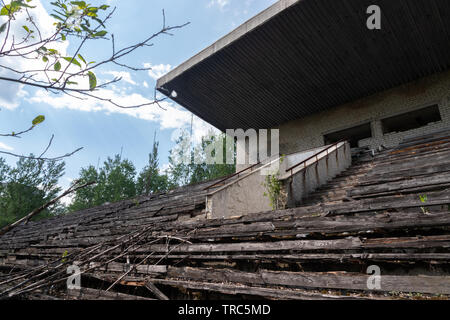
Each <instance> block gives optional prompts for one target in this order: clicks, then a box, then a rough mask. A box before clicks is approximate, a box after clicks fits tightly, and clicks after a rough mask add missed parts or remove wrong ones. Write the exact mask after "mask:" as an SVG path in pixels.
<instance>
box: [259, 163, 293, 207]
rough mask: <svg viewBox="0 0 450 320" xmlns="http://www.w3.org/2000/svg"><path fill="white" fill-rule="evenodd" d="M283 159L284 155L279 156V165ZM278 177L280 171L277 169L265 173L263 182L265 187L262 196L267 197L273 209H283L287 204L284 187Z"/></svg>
mask: <svg viewBox="0 0 450 320" xmlns="http://www.w3.org/2000/svg"><path fill="white" fill-rule="evenodd" d="M283 160H284V157H281V159H280V165H281V163H283ZM279 178H280V172H279V170H278V171H276V172H274V173H273V174H271V175H267V176H266V179H265V181H264V184H263V185H264V187H265V188H266V192H264V196H265V197H268V198H269V200H270V205H271V206H272V209H273V210H279V209H284V208H286V204H287V193H286V190H285V189H284V186H283V182H282V181H280V179H279Z"/></svg>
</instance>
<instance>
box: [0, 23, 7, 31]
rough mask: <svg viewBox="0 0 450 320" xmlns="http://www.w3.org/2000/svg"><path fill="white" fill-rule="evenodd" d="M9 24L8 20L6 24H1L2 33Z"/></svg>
mask: <svg viewBox="0 0 450 320" xmlns="http://www.w3.org/2000/svg"><path fill="white" fill-rule="evenodd" d="M7 25H8V22H5V23H4V24H2V25H1V26H0V33H2V32H3V31H5V29H6V26H7Z"/></svg>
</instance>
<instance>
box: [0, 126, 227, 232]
mask: <svg viewBox="0 0 450 320" xmlns="http://www.w3.org/2000/svg"><path fill="white" fill-rule="evenodd" d="M183 134H185V133H183ZM224 138H225V137H224V135H219V136H212V137H209V138H204V139H203V140H202V142H201V143H200V144H198V145H196V146H194V147H193V148H192V149H187V150H190V153H191V156H194V154H195V155H196V156H197V157H198V158H200V159H205V158H206V155H205V152H206V150H207V146H208V145H210V144H211V143H214V141H218V140H220V139H224ZM180 140H181V138H180V139H178V143H177V144H176V146H175V147H174V148H173V150H172V152H171V157H170V160H169V162H170V165H169V168H168V169H167V170H166V171H165V172H162V171H161V169H160V163H159V160H158V159H159V155H158V149H159V142H158V141H156V139H155V141H154V143H153V148H152V151H151V152H150V154H149V156H148V164H147V165H146V166H145V167H144V168H143V169H142V170H141V172H139V173H137V170H136V167H135V166H134V164H133V163H132V162H131V161H130V160H128V159H124V158H122V157H121V156H120V155H115V156H114V157H109V158H108V159H107V160H106V161H104V163H103V164H102V166H100V167H98V168H96V167H95V166H93V165H89V166H87V167H85V168H82V169H81V170H80V174H79V177H78V178H77V179H76V180H77V181H79V184H85V183H89V182H92V181H96V182H97V183H96V184H94V185H89V186H87V187H85V188H82V189H79V190H77V191H76V192H75V193H74V196H73V199H72V201H71V203H70V204H68V205H67V206H65V205H64V204H62V203H61V202H59V203H57V205H54V206H51V207H50V208H49V209H47V210H45V211H43V212H42V213H40V214H39V215H37V216H36V217H35V218H33V220H39V219H43V218H48V217H52V216H55V215H60V214H63V213H68V212H73V211H79V210H83V209H87V208H91V207H94V206H98V205H102V204H104V203H108V202H109V203H113V202H117V201H121V200H125V199H132V198H134V197H136V196H138V195H148V194H154V193H159V192H165V191H168V190H171V189H174V188H176V187H178V186H182V185H186V184H192V183H198V182H202V181H207V180H211V179H215V178H219V177H222V176H226V175H229V174H231V173H234V171H235V165H228V164H204V163H200V164H194V163H192V164H188V165H185V164H183V163H178V162H177V161H175V158H177V157H180V155H181V153H182V152H185V151H186V149H183V148H181V146H180ZM198 158H197V160H198ZM64 170H65V163H64V162H61V161H60V162H58V161H44V160H36V159H34V157H30V158H21V159H20V160H19V161H18V162H17V163H16V166H15V167H11V166H9V165H7V164H6V161H5V160H4V159H2V158H0V227H3V226H5V225H8V224H11V223H13V222H14V221H17V220H19V219H20V218H23V217H24V216H26V215H27V214H29V213H30V212H31V211H33V210H34V209H36V208H38V207H40V206H42V205H43V204H45V203H47V202H49V201H50V200H52V199H54V198H55V197H56V196H57V195H58V194H59V193H60V192H61V188H60V186H59V184H58V182H59V179H60V178H61V177H62V176H63V175H64Z"/></svg>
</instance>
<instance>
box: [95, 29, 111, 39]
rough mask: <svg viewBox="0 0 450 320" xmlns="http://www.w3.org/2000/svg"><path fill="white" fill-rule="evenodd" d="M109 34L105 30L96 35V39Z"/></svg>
mask: <svg viewBox="0 0 450 320" xmlns="http://www.w3.org/2000/svg"><path fill="white" fill-rule="evenodd" d="M107 33H108V32H107V31H105V30H103V31H99V32H97V33H95V34H94V37H104V36H105V35H106V34H107Z"/></svg>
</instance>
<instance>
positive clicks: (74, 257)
mask: <svg viewBox="0 0 450 320" xmlns="http://www.w3.org/2000/svg"><path fill="white" fill-rule="evenodd" d="M373 3H377V4H378V5H379V6H380V7H381V8H382V10H383V11H382V12H383V28H382V29H381V30H368V29H367V28H366V24H365V22H366V19H367V15H366V10H365V9H366V8H367V6H368V5H370V4H373ZM449 17H450V3H449V2H448V1H444V0H428V1H420V0H404V1H361V0H349V1H324V0H280V1H278V2H277V3H275V4H274V5H273V6H272V7H270V8H268V9H267V10H266V11H264V12H262V13H261V14H259V15H257V16H256V17H254V18H252V19H251V20H250V21H248V22H246V23H245V24H243V25H242V26H240V27H239V28H238V29H236V30H235V31H233V32H232V33H230V34H229V35H227V36H225V37H224V38H222V39H220V40H219V41H218V42H217V43H215V44H214V45H212V46H211V47H209V48H207V49H205V50H204V51H202V52H201V53H199V54H198V55H196V56H195V57H193V58H192V59H190V60H188V61H187V62H186V63H184V64H182V65H180V66H179V67H178V68H176V69H174V70H172V71H171V72H170V73H169V74H167V75H166V76H164V77H163V78H161V79H160V80H159V81H158V86H159V90H160V91H161V92H163V93H166V94H168V95H169V96H170V93H171V92H173V91H176V92H177V95H176V97H174V96H173V97H174V99H175V100H176V101H177V102H178V103H180V104H181V105H183V106H184V107H186V108H187V109H189V110H191V111H192V112H194V113H195V114H197V115H198V116H199V117H201V118H203V119H204V120H206V121H208V122H209V123H211V124H213V125H214V126H216V127H217V128H219V129H221V130H226V129H227V128H243V129H249V128H255V129H262V128H268V129H279V130H280V142H281V144H280V152H281V153H282V154H286V155H287V157H289V156H291V159H293V160H292V161H291V160H289V161H291V163H289V161H288V163H289V164H286V165H285V166H286V167H282V171H283V175H282V181H283V186H284V187H285V188H286V190H287V193H288V199H287V203H286V206H287V208H286V209H281V210H263V209H264V204H263V205H262V207H258V206H257V205H256V203H259V201H258V199H259V198H257V197H261V192H260V191H259V189H258V188H257V187H258V186H259V185H260V184H259V182H260V181H259V180H258V179H257V178H255V177H256V176H257V175H256V174H255V173H257V172H258V170H260V169H261V167H263V166H264V164H257V165H252V166H244V167H242V168H239V169H238V172H237V173H236V174H235V175H232V176H230V177H225V178H224V179H219V180H217V181H209V182H205V183H202V184H198V185H191V186H185V187H182V188H179V189H176V190H173V191H171V192H168V193H162V194H154V195H149V196H142V197H138V198H136V199H130V200H128V201H122V202H119V203H114V204H105V205H103V206H101V207H96V208H91V209H88V210H84V211H81V212H76V213H73V214H70V215H66V216H62V217H55V218H52V219H48V220H45V221H39V222H29V223H27V224H24V225H20V226H17V227H16V228H14V229H12V230H11V231H9V232H8V233H6V234H4V235H2V236H0V299H8V298H19V299H162V300H167V299H217V298H230V297H231V298H242V299H252V298H266V299H306V300H309V299H330V300H339V299H411V298H414V299H448V298H450V233H449V228H450V209H449V208H450V71H449V70H448V69H449V67H450V55H448V52H450V41H448V40H449V39H450V19H449ZM249 93H251V94H249ZM299 154H301V155H303V156H299ZM306 155H307V156H306ZM294 160H296V161H294ZM314 177H315V178H314ZM252 181H253V183H254V189H252V188H249V187H251V186H252V185H251V182H252ZM235 189H236V190H235ZM242 190H246V192H247V193H245V198H247V199H249V200H248V203H250V201H253V202H251V203H255V205H248V203H243V202H242V201H240V200H239V199H238V200H239V201H223V199H225V198H226V197H225V196H227V197H228V198H227V199H228V200H229V199H233V194H242ZM252 192H253V193H254V195H256V196H257V197H256V198H252V196H253V195H252ZM224 197H225V198H224ZM236 203H238V204H239V205H235V204H236ZM252 209H254V210H252ZM70 266H77V267H78V268H79V270H80V271H81V289H70V288H68V287H67V280H68V277H70V276H71V274H68V273H67V270H68V268H69V267H70ZM373 266H376V268H378V269H379V271H380V272H381V274H380V278H378V279H379V283H377V284H378V285H376V286H371V285H369V283H370V280H371V274H368V270H373V269H371V268H370V267H373Z"/></svg>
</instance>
